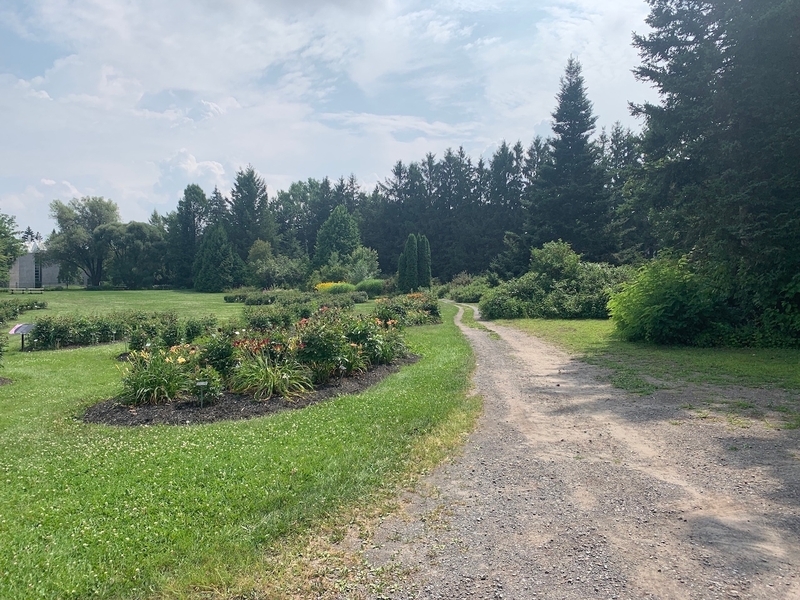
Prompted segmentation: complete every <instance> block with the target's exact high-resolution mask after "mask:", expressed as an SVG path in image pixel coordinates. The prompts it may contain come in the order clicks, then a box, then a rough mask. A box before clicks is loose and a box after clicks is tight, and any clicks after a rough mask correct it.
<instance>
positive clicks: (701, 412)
mask: <svg viewBox="0 0 800 600" xmlns="http://www.w3.org/2000/svg"><path fill="white" fill-rule="evenodd" d="M695 416H696V417H697V418H698V419H708V418H709V417H710V416H711V413H710V412H708V411H707V410H698V411H697V412H696V413H695Z"/></svg>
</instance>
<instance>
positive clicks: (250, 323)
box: [244, 305, 299, 331]
mask: <svg viewBox="0 0 800 600" xmlns="http://www.w3.org/2000/svg"><path fill="white" fill-rule="evenodd" d="M298 312H299V311H297V310H296V307H295V309H293V308H292V307H287V306H277V305H268V306H245V307H244V320H245V323H246V324H247V328H248V329H255V330H257V331H269V330H270V329H277V328H279V327H288V326H289V325H291V324H292V323H293V322H294V321H295V320H296V319H297V318H298V317H299V315H298Z"/></svg>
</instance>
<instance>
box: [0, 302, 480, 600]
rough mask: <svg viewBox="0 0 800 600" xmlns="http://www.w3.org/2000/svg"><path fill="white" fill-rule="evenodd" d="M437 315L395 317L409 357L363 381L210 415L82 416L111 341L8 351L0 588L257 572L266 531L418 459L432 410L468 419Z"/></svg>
mask: <svg viewBox="0 0 800 600" xmlns="http://www.w3.org/2000/svg"><path fill="white" fill-rule="evenodd" d="M44 298H45V299H46V300H47V301H48V303H50V306H51V309H49V310H52V311H65V312H68V311H85V312H92V311H98V312H99V311H102V310H121V309H128V308H142V309H147V310H167V309H172V310H176V311H178V312H179V314H182V315H185V314H187V313H190V312H192V313H197V314H207V313H208V312H214V313H215V314H218V315H220V316H229V315H230V316H233V315H236V314H238V312H239V311H240V310H241V305H226V304H225V303H224V302H223V301H222V296H221V295H205V294H194V293H191V292H186V293H181V292H53V293H47V292H46V293H45V295H44ZM443 313H444V319H445V323H444V324H443V325H436V326H427V327H417V328H409V329H408V330H407V336H408V342H409V344H410V346H411V348H412V350H413V351H414V352H415V353H418V354H420V355H421V359H420V361H419V362H418V363H416V364H414V365H411V366H407V367H404V368H403V369H402V370H401V372H399V373H398V374H396V375H393V376H391V377H390V378H388V379H386V380H384V381H383V382H382V383H381V384H379V385H378V386H376V387H374V388H372V389H371V390H368V391H367V392H365V393H363V394H359V395H355V396H342V397H340V398H337V399H334V400H331V401H328V402H325V403H322V404H319V405H316V406H312V407H310V408H307V409H303V410H299V411H292V412H285V413H281V414H279V415H276V416H273V417H266V418H259V419H253V420H249V421H237V422H227V423H216V424H211V425H198V426H186V427H169V426H156V427H139V428H112V427H106V426H98V425H89V424H85V423H83V422H82V421H81V420H80V419H79V418H78V417H79V415H80V414H81V413H82V411H83V410H84V409H85V408H86V407H87V406H89V405H91V404H93V403H95V402H97V401H99V400H101V399H104V398H108V397H111V396H114V395H115V394H116V393H118V391H119V389H120V384H119V380H120V376H119V369H118V367H119V364H118V363H117V362H116V361H115V360H114V357H115V356H116V355H117V354H118V353H119V352H121V351H122V350H123V348H124V346H123V345H122V344H116V345H110V346H94V347H91V348H81V349H75V350H61V351H49V352H37V353H32V354H31V353H20V352H11V353H9V354H8V355H6V357H5V359H4V365H5V367H4V368H3V369H2V376H3V377H6V378H10V379H11V380H12V381H13V383H11V384H9V385H3V386H0V482H2V485H0V598H3V599H9V600H15V599H28V598H54V599H55V598H58V599H64V598H75V599H77V598H90V597H91V598H142V597H151V596H161V595H162V594H165V593H167V590H168V595H170V596H174V597H212V595H213V596H214V597H231V596H234V595H235V594H236V593H240V590H237V589H235V588H236V582H237V581H242V580H247V579H248V577H249V576H251V575H253V574H254V573H257V572H258V569H259V567H260V566H262V564H263V563H262V561H263V559H264V556H266V555H268V554H269V552H270V548H271V547H272V545H273V544H278V543H282V541H285V540H286V539H290V538H292V537H293V536H299V535H302V534H303V532H304V531H307V530H308V529H309V528H311V527H314V526H315V525H316V524H318V523H321V522H323V521H325V520H326V519H330V518H331V515H335V514H337V512H338V511H342V510H345V509H346V508H347V507H348V506H349V505H351V504H353V503H360V502H364V501H365V499H368V498H370V497H371V495H373V494H375V493H376V492H377V491H379V490H385V489H387V487H391V486H392V485H393V482H396V481H398V480H399V479H400V478H403V477H405V476H406V474H407V473H409V472H414V471H416V470H417V469H420V468H421V467H420V465H421V464H424V463H425V461H424V460H422V459H421V458H420V455H419V452H420V450H419V449H420V448H425V447H427V446H426V443H427V442H426V440H428V439H429V438H431V436H433V437H436V436H437V435H438V433H437V432H439V431H440V430H441V428H442V427H445V426H446V425H447V424H448V423H458V424H459V425H458V427H460V428H461V429H460V431H464V430H466V429H468V428H469V427H470V424H471V422H472V419H474V416H475V415H476V414H477V411H478V409H479V406H478V404H477V402H476V401H475V400H474V399H473V400H467V399H466V396H465V394H466V390H467V388H468V379H469V374H470V371H471V368H472V358H471V351H470V348H469V345H468V344H467V342H466V340H465V339H464V338H463V336H462V335H461V334H460V332H459V330H458V329H457V328H456V327H455V326H454V324H453V322H452V317H453V314H454V313H455V307H453V306H445V307H443ZM23 316H27V315H23ZM34 316H35V315H34ZM452 439H457V436H456V438H452ZM429 446H430V447H431V448H435V449H436V452H437V453H439V454H436V453H434V454H430V455H429V456H439V457H441V453H442V452H444V451H447V448H448V446H446V445H445V446H444V447H442V444H439V443H438V442H437V443H434V444H429ZM429 460H430V459H429ZM231 590H233V591H231ZM241 593H242V596H241V597H245V594H246V593H247V590H244V591H241ZM214 594H218V596H217V595H214ZM247 597H249V596H247Z"/></svg>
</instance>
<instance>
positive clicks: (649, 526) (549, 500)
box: [366, 311, 800, 600]
mask: <svg viewBox="0 0 800 600" xmlns="http://www.w3.org/2000/svg"><path fill="white" fill-rule="evenodd" d="M461 314H462V312H461V311H459V315H458V317H457V319H458V322H459V324H460V317H461ZM486 326H487V327H488V328H489V329H490V330H491V331H494V332H495V333H497V334H498V335H499V336H500V338H501V339H499V340H498V339H492V337H491V336H490V335H489V333H488V332H487V331H481V330H478V329H469V328H465V327H463V326H462V330H463V331H464V334H465V335H466V336H467V337H468V339H469V340H470V342H471V344H472V346H473V348H474V350H475V353H476V359H477V367H476V371H475V374H474V379H473V382H474V386H475V392H476V393H478V394H480V395H482V396H483V398H484V414H483V415H482V417H481V419H480V422H479V425H478V427H477V429H476V431H475V432H474V433H473V434H472V435H471V436H470V438H469V441H468V442H467V444H466V446H465V448H464V450H463V454H462V455H461V456H459V457H457V458H456V459H454V460H453V461H452V462H450V463H449V464H446V465H444V466H442V467H441V468H439V469H438V470H437V471H436V472H434V473H433V474H432V475H431V476H430V477H429V478H428V479H427V480H426V481H425V482H424V484H423V485H422V486H421V487H420V489H419V490H418V491H417V492H416V493H414V494H411V495H409V496H408V497H407V498H405V502H404V509H403V510H402V511H401V513H399V514H398V515H395V516H393V517H389V518H387V519H386V520H384V522H383V523H382V524H381V525H380V526H379V527H378V529H377V531H376V533H375V535H374V538H373V540H372V547H371V548H370V549H369V550H367V551H366V558H367V560H368V561H369V562H370V563H371V564H372V565H375V566H390V565H391V566H394V567H399V568H400V569H404V570H406V571H407V572H408V573H409V576H408V577H407V578H406V580H405V583H404V585H405V587H404V588H402V589H397V590H394V591H392V592H391V593H389V594H387V593H383V595H381V594H373V595H372V596H371V597H372V598H392V599H396V600H406V599H412V598H413V599H428V598H431V599H433V598H448V599H449V598H520V599H527V598H558V599H562V598H563V599H566V600H578V599H587V598H620V599H622V598H631V599H638V598H665V599H666V598H686V599H707V598H708V599H711V598H735V597H741V598H754V599H762V598H763V599H777V598H800V576H798V573H800V502H799V501H798V499H800V460H799V459H800V451H799V448H800V445H799V444H798V440H799V439H800V436H798V432H797V431H776V430H774V429H769V428H766V427H763V426H756V427H751V428H749V429H746V430H736V431H732V430H731V428H730V427H729V426H726V424H725V423H721V422H707V421H703V420H690V419H686V415H685V413H686V411H684V410H682V409H681V408H680V406H681V404H683V402H685V400H686V398H685V397H684V396H682V395H681V394H683V395H685V394H687V393H689V392H687V391H683V392H681V393H680V394H672V395H664V394H662V395H658V394H656V395H654V396H650V397H640V396H630V395H627V394H625V393H624V392H622V391H620V390H617V389H615V388H613V387H612V386H610V385H608V384H605V383H603V382H602V379H601V377H600V375H601V373H600V371H599V370H598V369H596V368H595V367H592V366H590V365H586V364H584V363H581V362H579V361H576V360H574V359H572V358H570V357H569V356H568V355H566V354H564V353H563V352H561V351H559V350H558V349H556V348H554V347H552V346H550V345H548V344H546V343H544V342H541V341H540V340H537V339H535V338H533V337H530V336H528V335H526V334H524V333H522V332H519V331H517V330H515V329H512V328H508V327H502V326H499V325H496V324H493V323H486ZM676 423H685V424H684V426H677V425H676ZM731 440H733V441H734V442H736V443H738V444H740V445H741V446H742V447H743V448H748V449H749V450H748V451H747V452H740V453H736V455H735V456H734V457H733V458H732V457H731V452H729V451H728V446H727V445H728V444H730V443H732V442H731Z"/></svg>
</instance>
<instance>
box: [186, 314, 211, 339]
mask: <svg viewBox="0 0 800 600" xmlns="http://www.w3.org/2000/svg"><path fill="white" fill-rule="evenodd" d="M216 324H217V318H216V317H215V316H214V315H208V316H207V317H189V318H188V319H186V324H185V326H184V339H185V340H186V341H187V342H189V343H191V342H193V341H195V340H196V339H197V338H199V337H201V336H203V335H206V334H208V332H210V331H211V329H213V327H214V326H215V325H216Z"/></svg>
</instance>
